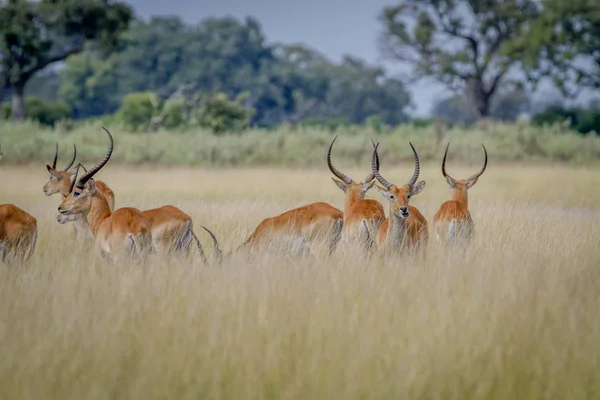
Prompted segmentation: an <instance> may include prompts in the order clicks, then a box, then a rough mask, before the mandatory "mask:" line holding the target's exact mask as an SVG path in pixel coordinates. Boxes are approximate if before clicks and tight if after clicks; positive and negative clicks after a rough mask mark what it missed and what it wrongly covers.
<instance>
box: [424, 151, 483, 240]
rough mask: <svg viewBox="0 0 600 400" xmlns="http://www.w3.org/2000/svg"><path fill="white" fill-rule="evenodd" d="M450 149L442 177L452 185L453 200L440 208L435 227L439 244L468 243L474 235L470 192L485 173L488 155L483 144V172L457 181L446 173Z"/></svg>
mask: <svg viewBox="0 0 600 400" xmlns="http://www.w3.org/2000/svg"><path fill="white" fill-rule="evenodd" d="M449 147H450V143H448V145H447V146H446V151H445V152H444V158H443V159H442V175H444V178H446V182H448V185H450V190H451V192H452V200H448V201H446V202H444V203H443V204H442V205H441V206H440V209H439V210H438V211H437V212H436V213H435V215H434V216H433V225H434V230H435V235H436V239H437V240H438V241H439V242H441V243H444V244H450V243H456V242H462V243H468V242H470V241H471V239H472V237H473V234H474V224H473V219H472V218H471V213H470V212H469V197H468V190H469V189H470V188H472V187H473V185H475V184H476V183H477V179H479V177H480V176H481V175H482V174H483V172H484V171H485V168H486V167H487V162H488V155H487V150H486V148H485V146H484V145H483V143H482V144H481V147H483V153H484V156H485V159H484V161H483V167H482V168H481V170H480V171H479V172H477V173H476V174H475V175H471V176H470V177H468V178H466V179H458V180H457V179H454V178H453V177H451V176H450V175H448V174H447V173H446V158H447V157H448V148H449Z"/></svg>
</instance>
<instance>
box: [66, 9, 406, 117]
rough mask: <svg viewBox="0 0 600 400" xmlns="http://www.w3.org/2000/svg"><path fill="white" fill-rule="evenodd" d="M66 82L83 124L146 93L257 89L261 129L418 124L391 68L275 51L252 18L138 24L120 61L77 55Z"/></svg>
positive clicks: (253, 93) (252, 98) (252, 95)
mask: <svg viewBox="0 0 600 400" xmlns="http://www.w3.org/2000/svg"><path fill="white" fill-rule="evenodd" d="M61 81H62V83H61V98H62V99H64V100H65V101H67V102H68V103H69V104H71V105H72V107H73V108H74V109H75V115H76V117H77V118H84V117H88V116H95V115H100V114H103V113H109V112H112V110H114V109H116V108H118V107H119V105H120V103H121V102H122V98H123V97H124V96H125V95H126V94H128V93H133V92H145V91H152V92H155V93H157V95H158V96H159V97H160V98H161V99H162V100H165V99H167V98H170V97H171V96H172V95H174V94H178V95H180V97H182V98H184V99H185V100H184V101H185V102H186V103H190V102H192V103H193V102H195V101H196V100H195V99H196V98H197V97H198V95H201V94H206V93H225V94H226V95H227V96H229V98H235V97H237V96H238V95H240V94H241V93H244V92H247V93H249V97H248V98H247V99H246V100H245V105H246V106H248V107H249V108H252V109H254V110H255V112H254V113H253V114H252V117H251V119H250V122H249V124H250V125H252V126H259V127H273V126H276V125H279V124H282V123H297V122H299V121H302V120H305V119H311V118H315V119H327V120H332V119H345V120H347V121H349V122H351V123H357V124H361V123H364V122H365V120H366V119H367V118H368V117H369V116H371V115H378V116H379V118H380V119H381V121H382V123H384V124H387V125H397V124H398V123H401V122H404V121H406V120H407V119H408V117H407V115H406V112H405V109H406V107H407V106H408V105H409V103H410V97H409V95H408V92H407V91H406V88H405V86H404V85H403V84H402V83H401V82H400V81H399V80H397V79H393V78H391V77H389V76H388V75H387V74H386V73H385V71H384V70H383V69H381V68H378V67H375V66H371V65H368V64H366V63H365V62H363V61H361V60H358V59H356V58H352V57H346V58H345V59H343V60H342V61H341V62H340V63H333V62H331V61H329V60H327V58H326V57H324V56H323V55H321V54H319V53H317V52H315V51H313V50H311V49H308V48H306V47H304V46H283V45H271V44H269V43H267V41H266V38H265V36H264V34H263V32H262V29H261V27H260V24H258V22H257V21H255V20H254V19H251V18H249V19H245V20H243V21H238V20H236V19H233V18H221V19H214V18H211V19H206V20H204V21H202V22H201V23H200V24H198V25H197V26H189V25H186V24H184V23H183V22H182V21H181V20H180V19H178V18H176V17H157V18H152V19H151V20H150V21H148V22H144V21H136V22H135V23H134V24H132V26H131V29H130V30H129V31H128V32H127V34H126V35H125V38H124V46H123V48H122V49H120V50H119V51H117V52H116V53H115V54H114V55H113V56H112V57H111V58H110V59H104V58H101V57H98V56H97V55H95V54H94V53H90V54H89V55H86V56H78V57H73V58H70V59H69V60H68V62H67V68H65V69H64V70H63V71H62V73H61ZM186 112H188V111H186V110H185V107H184V111H183V113H184V114H185V113H186ZM186 118H187V117H184V119H186Z"/></svg>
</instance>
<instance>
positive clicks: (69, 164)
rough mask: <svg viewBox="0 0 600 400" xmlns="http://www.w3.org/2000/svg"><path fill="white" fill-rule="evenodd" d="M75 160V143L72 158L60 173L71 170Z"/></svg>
mask: <svg viewBox="0 0 600 400" xmlns="http://www.w3.org/2000/svg"><path fill="white" fill-rule="evenodd" d="M76 158H77V147H76V146H75V143H73V158H72V159H71V161H70V162H69V163H68V164H67V166H66V167H64V168H63V169H62V172H65V171H66V170H68V169H69V168H71V166H72V165H73V163H75V159H76Z"/></svg>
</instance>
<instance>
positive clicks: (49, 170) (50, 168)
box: [46, 164, 59, 177]
mask: <svg viewBox="0 0 600 400" xmlns="http://www.w3.org/2000/svg"><path fill="white" fill-rule="evenodd" d="M46 169H47V170H48V172H50V175H52V176H56V177H58V176H59V174H58V172H56V170H55V169H54V168H52V167H51V166H49V165H48V164H46Z"/></svg>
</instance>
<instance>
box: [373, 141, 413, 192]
mask: <svg viewBox="0 0 600 400" xmlns="http://www.w3.org/2000/svg"><path fill="white" fill-rule="evenodd" d="M408 144H410V147H411V148H412V151H413V154H414V155H415V171H414V172H413V175H412V177H411V178H410V180H409V181H408V183H407V185H408V186H410V187H413V186H414V184H415V183H417V179H419V173H420V172H421V164H420V162H419V155H418V154H417V150H415V146H413V145H412V143H410V142H409V143H408ZM378 147H379V143H377V145H375V148H374V149H373V158H372V160H371V170H372V173H373V176H374V177H375V178H377V180H378V181H379V183H381V184H382V185H383V187H385V188H386V189H387V190H390V188H391V187H392V186H394V185H393V184H392V183H389V182H388V181H387V180H386V179H385V178H384V177H383V176H381V174H380V173H379V154H377V148H378Z"/></svg>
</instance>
